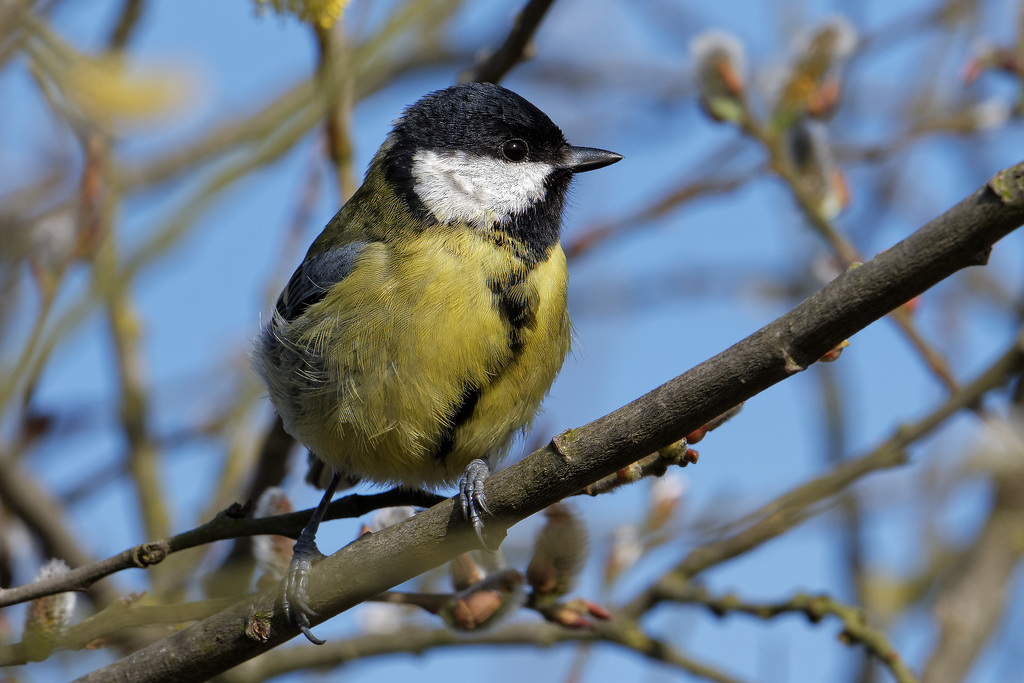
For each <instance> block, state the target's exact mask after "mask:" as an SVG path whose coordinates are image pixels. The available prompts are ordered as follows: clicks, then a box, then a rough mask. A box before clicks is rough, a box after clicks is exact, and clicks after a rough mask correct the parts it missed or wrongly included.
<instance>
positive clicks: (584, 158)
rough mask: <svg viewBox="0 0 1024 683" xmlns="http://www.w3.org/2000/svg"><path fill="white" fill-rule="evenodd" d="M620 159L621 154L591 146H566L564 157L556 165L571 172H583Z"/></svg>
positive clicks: (602, 166)
mask: <svg viewBox="0 0 1024 683" xmlns="http://www.w3.org/2000/svg"><path fill="white" fill-rule="evenodd" d="M620 159H622V155H621V154H616V153H615V152H609V151H607V150H604V149H595V148H593V147H566V148H565V158H564V159H563V160H562V163H561V164H559V165H558V167H559V168H564V169H565V170H567V171H571V172H572V173H583V172H584V171H593V170H595V169H598V168H604V167H605V166H610V165H611V164H614V163H615V162H616V161H619V160H620Z"/></svg>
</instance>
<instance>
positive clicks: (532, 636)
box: [221, 623, 739, 683]
mask: <svg viewBox="0 0 1024 683" xmlns="http://www.w3.org/2000/svg"><path fill="white" fill-rule="evenodd" d="M598 642H606V643H611V644H616V645H620V646H622V647H623V648H625V649H626V650H627V651H631V652H635V653H637V654H640V655H642V656H644V657H647V658H649V659H651V660H654V661H657V662H661V663H663V664H666V665H668V666H670V667H672V668H674V669H677V670H679V671H681V672H685V673H687V674H690V675H691V676H696V677H698V678H702V679H704V680H708V681H714V682H715V683H739V680H738V679H735V678H732V677H730V676H726V675H725V674H723V673H721V672H719V671H718V670H717V669H715V668H714V667H711V666H709V665H706V664H702V663H700V662H698V661H696V660H694V659H691V658H689V657H686V656H683V655H681V654H679V653H678V652H677V651H676V650H675V649H674V648H673V647H672V646H671V645H669V644H667V643H664V642H662V641H657V640H653V639H651V638H650V637H649V636H647V635H646V634H643V633H642V632H639V631H638V630H637V629H635V628H634V627H633V625H629V626H627V625H619V624H613V625H607V624H606V625H604V626H603V627H601V628H599V629H598V630H584V629H567V628H563V627H560V626H556V625H555V624H548V623H529V624H509V625H506V626H503V627H501V628H500V629H496V630H491V631H486V632H482V633H474V634H473V638H472V639H471V640H467V638H466V637H465V635H463V634H460V633H457V632H455V631H453V630H451V629H450V628H434V629H427V628H405V629H401V630H399V631H397V632H395V633H371V634H366V635H361V636H356V637H354V638H346V639H345V640H341V641H338V642H327V643H326V644H325V645H323V646H321V647H317V648H310V647H302V648H279V649H277V650H274V651H272V652H267V653H266V654H264V655H263V656H261V657H259V658H258V659H254V660H252V661H249V662H246V663H245V664H243V665H241V666H239V667H237V668H235V669H232V670H230V671H227V672H225V673H224V674H223V675H222V676H221V678H222V679H223V680H224V681H226V683H243V682H245V683H250V682H252V683H255V682H257V681H265V680H268V679H271V678H274V677H275V676H280V675H282V674H287V673H291V672H295V671H306V670H315V669H324V668H328V667H334V666H338V665H343V664H348V663H351V662H353V661H357V660H365V659H369V658H373V657H383V656H387V655H394V654H399V653H409V652H415V653H423V652H427V651H431V650H440V649H447V648H465V647H468V646H487V645H533V646H540V647H550V646H552V645H557V644H559V643H573V644H580V643H598Z"/></svg>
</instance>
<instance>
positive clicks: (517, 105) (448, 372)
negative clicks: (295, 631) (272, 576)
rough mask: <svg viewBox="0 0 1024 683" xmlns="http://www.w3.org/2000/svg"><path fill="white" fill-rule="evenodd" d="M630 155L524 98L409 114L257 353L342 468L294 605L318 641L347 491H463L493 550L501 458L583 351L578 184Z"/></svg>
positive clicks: (435, 104) (467, 509) (330, 466)
mask: <svg viewBox="0 0 1024 683" xmlns="http://www.w3.org/2000/svg"><path fill="white" fill-rule="evenodd" d="M622 158H623V157H622V155H620V154H616V153H615V152H609V151H607V150H603V149H596V148H591V147H575V146H572V145H570V144H569V143H568V142H567V141H566V138H565V136H564V134H563V133H562V131H561V130H560V129H559V128H558V126H556V125H555V124H554V123H553V122H552V121H551V119H550V118H549V117H548V116H547V115H546V114H544V113H543V112H542V111H541V110H540V109H538V108H537V107H536V106H534V105H533V104H531V103H530V102H528V101H527V100H526V99H524V98H523V97H521V96H520V95H518V94H516V93H514V92H512V91H511V90H507V89H505V88H503V87H501V86H499V85H495V84H491V83H464V84H460V85H455V86H452V87H448V88H445V89H442V90H437V91H434V92H431V93H429V94H427V95H425V96H423V97H422V98H421V99H419V100H418V101H417V102H415V103H414V104H412V105H410V106H409V107H407V108H406V109H405V111H404V112H403V113H402V114H401V115H400V116H399V118H398V119H397V120H396V121H395V122H394V124H393V127H392V129H391V131H390V133H389V134H388V135H387V137H386V139H385V141H384V143H383V144H382V145H381V147H380V149H379V150H378V151H377V153H376V155H375V156H374V157H373V159H372V161H371V162H370V165H369V169H368V170H367V172H366V175H365V178H364V180H363V183H362V185H361V186H360V187H359V188H358V189H357V190H356V192H355V193H354V194H353V195H352V197H351V198H350V199H349V200H348V201H347V202H346V203H345V204H344V205H343V206H342V208H341V209H340V210H339V211H338V212H337V214H336V215H335V216H334V217H333V218H332V219H331V220H330V222H328V223H327V225H326V227H325V228H324V230H323V231H322V232H321V233H320V235H319V236H318V237H317V238H316V239H315V240H314V241H313V243H312V245H311V246H310V248H309V251H308V253H307V254H306V256H305V258H304V259H303V261H302V263H301V264H300V265H299V266H298V268H297V269H296V270H295V273H294V274H293V275H292V277H291V279H290V280H289V281H288V284H287V285H286V286H285V288H284V290H283V291H282V292H281V295H280V297H279V298H278V300H277V303H276V306H275V309H274V311H273V312H272V315H271V317H270V320H269V322H268V323H267V324H266V325H265V326H263V328H262V330H261V332H260V335H259V337H258V338H257V340H256V341H255V349H254V365H255V367H256V370H257V372H258V374H259V375H260V376H261V377H262V380H263V382H264V384H265V386H266V388H267V392H268V394H269V398H270V401H271V403H272V404H273V405H274V407H275V409H276V410H277V412H278V414H279V415H280V417H281V420H282V422H283V424H284V428H285V430H286V431H287V432H288V433H289V434H291V435H292V436H293V437H294V438H295V439H296V440H297V441H299V442H300V443H302V444H303V445H304V446H306V447H307V448H308V449H309V452H310V456H311V461H312V462H314V463H317V464H322V466H323V470H324V471H325V472H330V479H329V481H327V483H326V486H325V491H324V495H323V498H322V500H321V501H320V504H319V505H318V507H317V509H316V511H315V512H314V513H313V515H312V516H311V518H310V520H309V523H308V524H307V525H306V526H305V528H304V529H303V530H302V533H301V534H300V535H299V538H298V539H297V541H296V543H295V546H294V550H293V557H292V560H291V564H290V565H289V569H288V574H287V576H286V579H285V583H284V592H283V593H284V594H283V600H282V602H283V607H284V610H285V613H286V615H287V617H288V619H289V620H290V621H291V622H292V623H294V624H295V625H297V626H298V627H299V629H300V630H301V632H302V633H303V634H304V635H305V636H306V637H307V638H308V639H309V640H310V641H311V642H313V643H317V644H319V643H322V642H323V641H322V640H320V639H318V638H317V637H316V636H314V635H313V633H312V631H311V630H310V623H311V622H310V618H311V617H312V616H315V612H314V611H313V610H312V609H311V608H310V607H309V604H308V597H307V594H306V585H307V577H308V574H309V571H310V569H311V566H312V562H313V561H314V560H315V559H317V558H319V557H320V556H321V554H320V551H319V550H318V549H317V546H316V542H315V539H316V532H317V529H318V527H319V525H320V522H321V521H322V520H323V517H324V514H325V513H326V510H327V506H328V505H329V503H330V501H331V499H332V498H333V496H334V492H335V490H336V489H337V487H338V485H339V483H340V482H341V481H342V480H345V481H349V482H351V481H370V482H374V483H377V484H384V485H396V486H400V487H402V488H407V489H411V490H436V489H437V488H439V487H443V486H452V485H456V484H457V485H458V487H459V499H460V501H461V505H462V510H463V512H464V514H465V516H466V518H467V520H468V521H469V522H470V523H471V524H472V526H473V528H474V529H475V530H476V532H477V535H478V536H479V537H480V540H481V542H483V536H482V533H481V531H482V529H483V520H482V518H481V515H482V514H488V513H489V510H488V508H487V503H486V497H485V495H484V486H483V485H484V481H485V480H486V478H487V476H488V475H489V473H490V464H491V463H493V462H494V461H496V460H497V459H498V458H500V457H501V456H502V455H504V454H505V452H506V451H507V449H508V445H509V443H510V441H511V440H512V438H513V437H514V436H515V434H516V433H517V432H520V431H524V430H526V429H528V428H529V425H530V423H531V421H532V419H533V417H534V416H535V415H536V413H537V411H538V409H539V408H540V404H541V401H542V400H543V398H544V396H545V395H546V394H547V392H548V390H549V389H550V387H551V384H552V382H553V381H554V379H555V376H556V374H557V373H558V371H559V370H560V369H561V367H562V363H563V361H564V359H565V357H566V354H567V353H568V352H569V350H570V344H571V338H572V326H571V323H570V321H569V313H568V309H567V303H566V296H567V280H568V273H567V267H566V258H565V254H564V252H563V251H562V248H561V245H560V237H559V236H560V231H561V227H562V214H563V209H564V207H565V202H566V194H567V191H568V189H569V185H570V182H571V180H572V178H573V176H575V175H576V174H577V173H582V172H585V171H590V170H594V169H599V168H602V167H605V166H608V165H610V164H613V163H615V162H617V161H619V160H621V159H622ZM321 483H322V482H321Z"/></svg>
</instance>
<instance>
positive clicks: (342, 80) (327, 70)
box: [313, 25, 356, 203]
mask: <svg viewBox="0 0 1024 683" xmlns="http://www.w3.org/2000/svg"><path fill="white" fill-rule="evenodd" d="M313 32H314V34H315V35H316V42H317V48H318V56H319V60H320V63H319V64H318V65H317V73H316V75H317V78H318V79H320V81H321V82H322V83H323V84H324V87H325V88H326V89H328V90H330V89H331V84H332V83H335V82H337V83H339V86H338V87H337V88H334V90H335V91H336V92H335V94H334V96H333V97H332V98H331V99H330V100H329V101H328V103H327V112H326V120H325V122H324V132H325V138H326V140H327V156H328V158H329V159H330V162H331V167H332V168H333V169H334V174H335V179H336V181H337V186H338V197H339V198H340V199H341V202H342V203H344V202H345V201H346V200H347V199H348V198H349V197H351V196H352V193H353V192H355V191H356V177H355V173H354V172H353V169H352V140H351V138H350V129H351V122H352V105H353V100H352V89H353V82H352V78H351V77H347V74H348V72H349V71H351V69H349V68H348V65H349V63H350V62H351V54H350V51H349V49H348V46H347V45H345V41H344V37H343V35H344V34H343V33H342V32H341V31H340V30H339V29H337V28H330V29H327V28H323V27H322V26H319V25H316V26H313Z"/></svg>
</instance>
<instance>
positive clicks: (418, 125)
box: [382, 83, 622, 257]
mask: <svg viewBox="0 0 1024 683" xmlns="http://www.w3.org/2000/svg"><path fill="white" fill-rule="evenodd" d="M621 158H622V157H621V156H620V155H618V154H615V153H613V152H606V151H604V150H597V149H591V148H587V147H572V146H570V145H569V144H568V143H567V142H566V140H565V136H564V135H563V134H562V131H561V130H559V128H558V126H556V125H555V124H554V123H552V121H551V119H549V118H548V117H547V115H546V114H544V112H542V111H541V110H540V109H538V108H537V107H535V106H533V105H532V104H530V103H529V102H527V101H526V100H525V99H523V98H522V97H520V96H519V95H517V94H515V93H514V92H512V91H510V90H506V89H505V88H502V87H501V86H498V85H493V84H491V83H465V84H462V85H456V86H453V87H451V88H446V89H444V90H438V91H436V92H433V93H430V94H429V95H426V96H425V97H423V98H422V99H421V100H419V101H418V102H416V103H415V104H413V105H412V106H410V107H409V108H408V109H406V111H405V113H404V114H403V115H402V117H401V118H400V119H399V120H398V121H397V122H396V123H395V127H394V130H393V131H392V132H391V135H390V136H388V141H387V143H385V152H384V156H383V159H382V164H383V170H384V173H385V176H386V178H387V180H388V182H389V183H391V185H392V186H393V187H395V188H396V190H397V191H398V193H399V195H400V196H401V197H402V198H403V199H404V200H405V202H406V203H407V204H408V206H409V209H410V210H411V211H412V212H413V213H414V214H416V215H417V217H418V218H419V219H421V220H423V221H424V222H425V224H434V223H435V222H436V223H456V222H457V223H465V224H469V225H472V226H474V227H478V228H498V229H501V230H503V231H505V232H507V233H508V234H510V235H512V236H513V237H515V238H517V239H518V240H519V241H520V242H521V243H522V244H523V245H524V246H526V247H527V248H528V249H529V250H531V251H533V252H535V254H534V255H535V256H538V257H539V256H540V255H542V254H546V253H547V251H548V250H549V249H550V247H551V246H552V245H554V244H555V243H556V242H557V241H558V231H559V228H560V226H561V214H562V206H563V204H564V200H565V193H566V190H567V189H568V187H569V181H570V180H571V178H572V175H573V173H579V172H582V171H589V170H592V169H595V168H601V167H602V166H607V165H608V164H612V163H615V162H616V161H618V160H619V159H621Z"/></svg>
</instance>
